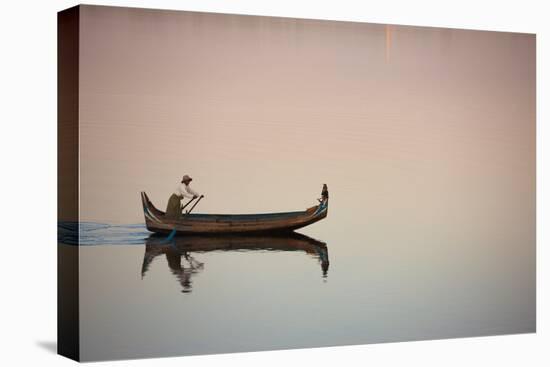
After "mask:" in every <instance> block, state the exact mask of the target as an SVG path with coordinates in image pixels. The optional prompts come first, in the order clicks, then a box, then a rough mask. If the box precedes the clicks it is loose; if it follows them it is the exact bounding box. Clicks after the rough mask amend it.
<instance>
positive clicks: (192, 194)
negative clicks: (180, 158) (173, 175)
mask: <svg viewBox="0 0 550 367" xmlns="http://www.w3.org/2000/svg"><path fill="white" fill-rule="evenodd" d="M191 181H193V179H192V178H191V177H189V176H188V175H184V176H183V177H182V179H181V182H180V183H179V185H178V186H177V187H176V190H175V191H174V193H173V194H172V196H170V199H168V205H167V206H166V218H171V219H178V218H180V217H181V214H182V212H181V211H182V205H181V200H182V199H183V198H188V199H196V198H198V197H199V196H200V195H199V193H197V192H196V191H194V190H193V189H191V187H190V186H189V184H190V183H191Z"/></svg>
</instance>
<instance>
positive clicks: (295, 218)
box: [141, 187, 328, 234]
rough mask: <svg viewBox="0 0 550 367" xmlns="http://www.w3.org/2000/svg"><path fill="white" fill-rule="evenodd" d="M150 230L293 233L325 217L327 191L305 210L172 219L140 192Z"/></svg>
mask: <svg viewBox="0 0 550 367" xmlns="http://www.w3.org/2000/svg"><path fill="white" fill-rule="evenodd" d="M141 202H142V204H143V214H144V216H145V224H146V226H147V229H148V230H149V231H151V232H156V233H170V232H172V230H174V229H175V230H176V232H177V233H179V234H184V233H186V234H190V233H201V234H219V233H233V234H235V233H266V232H268V233H280V232H291V231H294V230H296V229H298V228H302V227H305V226H307V225H310V224H312V223H315V222H318V221H320V220H321V219H323V218H325V217H326V216H327V213H328V190H326V187H325V188H324V189H323V193H322V198H321V199H320V202H319V205H316V206H314V207H311V208H309V209H307V210H304V211H296V212H285V213H266V214H183V215H182V217H181V218H180V219H169V218H166V217H165V213H164V212H163V211H161V210H159V209H157V208H155V206H154V205H153V204H152V203H151V201H150V200H149V197H148V196H147V194H146V193H145V192H143V191H142V192H141Z"/></svg>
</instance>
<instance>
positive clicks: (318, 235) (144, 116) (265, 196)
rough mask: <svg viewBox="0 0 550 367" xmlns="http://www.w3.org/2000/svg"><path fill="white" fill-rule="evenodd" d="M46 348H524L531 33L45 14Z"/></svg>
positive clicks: (530, 322) (135, 352)
mask: <svg viewBox="0 0 550 367" xmlns="http://www.w3.org/2000/svg"><path fill="white" fill-rule="evenodd" d="M58 24H59V32H58V47H59V49H58V56H59V57H58V59H59V69H58V78H59V84H58V85H59V88H58V90H59V95H58V101H59V105H58V114H59V126H58V138H59V139H58V155H59V176H58V178H59V180H58V181H59V191H58V197H59V222H58V223H59V224H58V233H59V236H58V268H59V274H58V281H59V286H58V290H59V291H58V294H59V297H58V301H59V302H58V303H59V307H58V321H59V327H58V330H59V331H58V337H59V340H58V349H59V353H60V354H62V355H64V356H67V357H70V358H73V359H76V360H81V361H98V360H114V359H127V358H145V357H165V356H186V355H196V354H210V353H233V352H248V351H265V350H277V349H288V348H311V347H327V346H340V345H352V344H366V343H383V342H403V341H414V340H428V339H441V338H457V337H472V336H487V335H501V334H517V333H532V332H535V325H536V312H535V117H536V116H535V35H534V34H523V33H508V32H491V31H476V30H462V29H446V28H433V27H413V26H404V25H403V26H402V25H388V24H369V23H354V22H336V21H326V20H312V19H290V18H277V17H263V16H243V15H229V14H215V13H199V12H186V11H168V10H153V9H137V8H119V7H104V6H89V5H81V6H77V7H74V8H71V9H67V10H64V11H62V12H60V13H59V16H58Z"/></svg>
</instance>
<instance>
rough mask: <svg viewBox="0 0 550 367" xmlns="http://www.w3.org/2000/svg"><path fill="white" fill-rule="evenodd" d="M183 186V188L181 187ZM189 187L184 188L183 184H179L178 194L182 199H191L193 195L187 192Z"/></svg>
mask: <svg viewBox="0 0 550 367" xmlns="http://www.w3.org/2000/svg"><path fill="white" fill-rule="evenodd" d="M182 186H183V187H182ZM188 187H189V186H187V187H186V186H185V184H183V183H182V184H181V186H180V190H179V192H180V194H181V195H182V196H183V197H184V198H187V199H193V197H194V196H193V194H192V193H190V192H189V189H188Z"/></svg>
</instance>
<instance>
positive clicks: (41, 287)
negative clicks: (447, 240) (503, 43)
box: [0, 0, 550, 366]
mask: <svg viewBox="0 0 550 367" xmlns="http://www.w3.org/2000/svg"><path fill="white" fill-rule="evenodd" d="M90 3H93V4H103V5H120V6H137V7H153V8H166V9H180V10H198V11H213V12H223V13H239V14H256V15H276V16H286V17H298V18H317V19H333V20H350V21H351V20H354V21H364V22H375V23H394V24H408V25H427V26H439V27H454V28H470V29H485V30H500V31H514V32H528V33H537V54H538V55H537V120H538V121H537V135H538V139H537V140H538V142H537V187H538V190H537V191H538V192H537V199H538V209H537V211H538V213H537V214H538V221H537V227H538V235H537V236H538V248H537V251H538V253H537V257H538V261H537V262H538V266H537V268H538V287H537V292H538V307H537V308H538V316H537V317H538V326H537V330H538V331H537V334H527V335H514V336H500V337H484V338H468V339H454V340H437V341H427V342H413V343H394V344H377V345H365V346H353V347H338V348H323V349H307V350H293V351H279V352H263V353H246V354H233V355H215V356H199V357H183V358H164V359H149V360H133V361H118V362H102V363H99V364H97V365H98V366H99V365H101V366H102V365H111V364H116V365H118V366H134V365H135V366H137V365H139V366H151V365H155V366H175V365H181V364H183V363H184V364H186V365H191V366H213V365H218V364H224V365H229V366H237V365H239V366H256V365H259V364H261V365H264V364H267V365H279V364H289V365H295V364H299V363H300V364H307V365H310V364H312V365H316V366H329V365H343V364H345V365H364V364H370V365H389V366H401V365H405V364H406V365H411V364H412V365H418V366H441V365H448V366H472V365H473V366H477V365H480V366H481V365H504V366H518V365H539V366H542V365H547V364H548V360H550V358H549V357H548V352H545V347H546V348H548V346H549V345H550V343H549V342H550V340H549V339H550V338H549V332H548V326H549V325H548V312H547V311H548V284H547V283H546V279H547V275H548V266H549V262H548V251H547V249H546V246H544V245H545V244H546V243H547V242H548V239H549V235H548V229H547V228H546V227H545V226H544V224H546V223H547V222H548V218H549V215H548V210H549V206H548V204H549V203H548V187H549V179H548V167H549V166H550V165H549V159H548V151H549V148H548V145H547V143H548V141H549V136H548V135H549V128H548V118H549V113H548V103H549V102H548V101H549V94H548V88H549V77H548V75H549V71H548V70H549V68H550V66H549V65H550V60H549V49H550V41H549V37H550V30H549V26H548V23H549V22H548V16H547V14H548V11H546V9H545V6H544V3H545V2H544V1H531V0H523V1H503V0H501V1H482V0H477V1H475V0H459V1H456V0H453V1H441V0H440V1H436V0H433V1H428V0H410V1H407V0H402V1H397V0H386V1H382V0H380V1H347V0H338V1H310V2H308V1H305V0H294V1H286V0H264V1H253V0H249V1H238V0H233V1H231V0H225V1H205V0H202V1H199V0H195V1H161V0H159V1H123V0H118V1H91V2H90ZM76 4H77V2H74V1H53V0H43V1H34V2H32V1H10V2H7V1H6V2H3V3H2V7H1V12H0V17H1V19H0V20H1V21H0V27H1V32H0V37H1V38H0V40H1V43H0V63H1V67H0V73H1V74H0V91H1V96H0V97H1V99H0V101H1V103H0V116H1V117H0V123H1V124H2V130H1V134H0V139H1V140H0V153H1V154H0V157H1V160H2V164H1V166H0V167H1V176H0V177H1V178H0V183H1V188H0V189H1V191H0V193H1V194H2V198H1V199H0V203H1V204H2V207H1V209H2V210H1V214H0V215H1V222H0V223H1V224H2V227H1V229H2V239H1V241H0V246H2V247H1V249H0V254H2V257H1V259H0V261H1V264H0V271H1V276H0V281H1V282H2V284H1V288H0V291H1V293H0V294H1V298H0V299H1V301H0V307H1V312H0V317H1V324H0V330H1V331H0V334H1V338H2V339H1V341H0V346H1V347H0V348H1V353H0V361H1V362H0V363H2V365H5V366H10V365H23V364H25V365H27V364H29V365H32V364H39V365H41V366H44V365H70V364H72V363H73V362H71V361H69V360H68V359H65V358H62V357H59V356H57V355H56V354H55V353H54V352H53V350H55V339H56V231H57V218H56V12H57V11H59V10H62V9H65V8H67V7H70V6H73V5H76ZM545 14H546V17H545ZM545 103H546V104H545ZM545 143H546V144H545ZM543 167H546V169H544V168H543ZM30 202H34V203H35V206H34V208H32V212H30V211H29V210H30V209H31V208H30V207H29V203H30ZM411 317H414V315H411ZM157 332H159V333H160V332H162V330H158V331H157ZM327 332H330V330H327ZM236 337H237V336H236Z"/></svg>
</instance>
